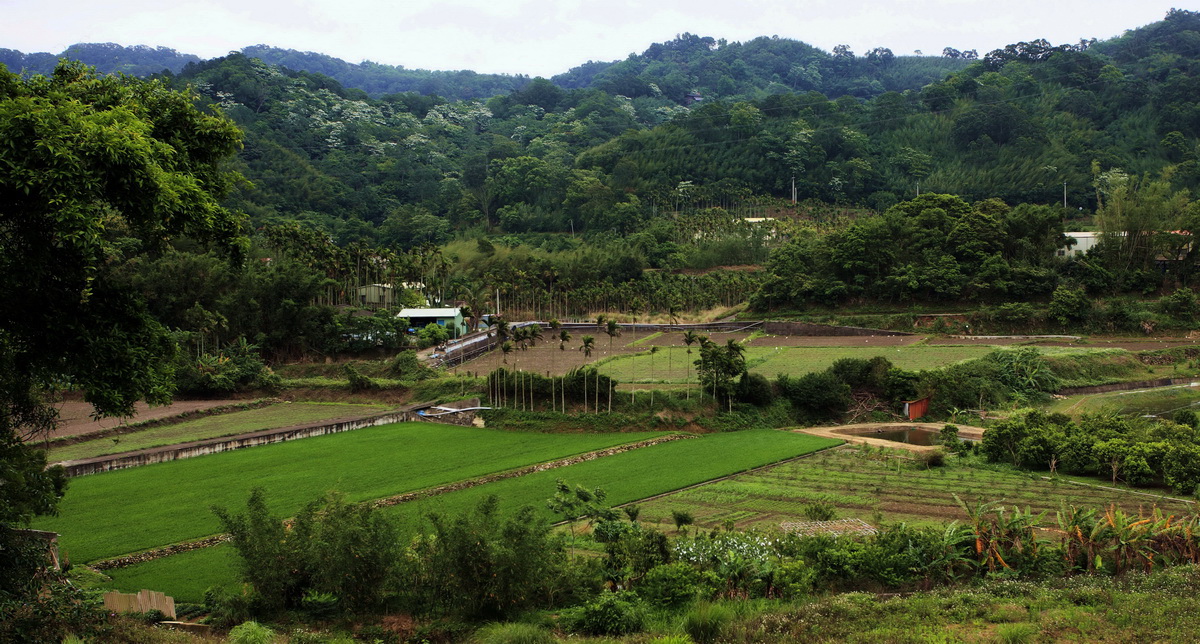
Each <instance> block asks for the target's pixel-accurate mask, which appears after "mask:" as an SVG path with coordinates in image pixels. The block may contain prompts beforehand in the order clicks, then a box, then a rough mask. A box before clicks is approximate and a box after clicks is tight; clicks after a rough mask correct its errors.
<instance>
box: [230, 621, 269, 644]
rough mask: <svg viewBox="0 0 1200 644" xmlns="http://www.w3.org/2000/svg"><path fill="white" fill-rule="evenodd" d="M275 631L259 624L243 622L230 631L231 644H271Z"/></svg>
mask: <svg viewBox="0 0 1200 644" xmlns="http://www.w3.org/2000/svg"><path fill="white" fill-rule="evenodd" d="M274 639H275V631H273V630H271V629H269V628H267V627H266V626H263V625H262V624H259V623H258V622H243V623H241V624H238V625H237V626H235V627H234V628H233V630H231V631H229V641H230V642H231V644H271V641H272V640H274Z"/></svg>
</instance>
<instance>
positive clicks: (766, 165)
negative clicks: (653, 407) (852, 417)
mask: <svg viewBox="0 0 1200 644" xmlns="http://www.w3.org/2000/svg"><path fill="white" fill-rule="evenodd" d="M1196 42H1200V14H1197V13H1194V12H1187V11H1176V12H1172V14H1171V15H1170V16H1168V17H1167V18H1166V19H1165V20H1163V21H1161V22H1159V23H1155V24H1153V25H1149V26H1147V27H1144V28H1142V29H1137V30H1134V31H1131V32H1130V33H1128V34H1127V35H1126V36H1123V37H1121V38H1117V39H1114V40H1112V41H1107V42H1101V43H1096V44H1094V45H1092V46H1090V47H1088V46H1086V45H1061V46H1051V45H1050V44H1049V43H1045V42H1042V41H1032V42H1024V43H1017V44H1014V45H1011V46H1009V47H1007V48H1005V49H1002V50H997V51H994V52H989V53H987V54H985V55H984V56H982V57H980V58H979V59H978V60H968V61H966V62H965V65H966V66H965V67H963V68H962V69H960V70H959V71H957V72H955V73H953V74H951V75H950V76H948V77H947V78H946V79H944V80H942V81H937V82H933V83H929V84H927V85H925V86H924V87H923V88H920V89H914V90H906V91H903V92H894V91H889V92H884V93H882V94H880V95H878V96H876V97H874V98H871V99H859V98H855V97H852V96H841V97H837V98H831V97H829V96H826V95H824V94H822V93H820V92H816V91H808V92H791V91H782V90H781V91H779V92H777V93H770V94H765V95H761V96H759V97H758V98H752V99H751V98H743V99H734V100H722V99H709V98H705V99H703V100H701V101H700V102H699V103H694V104H692V105H690V106H683V105H680V104H679V103H678V102H676V101H675V100H673V99H672V98H671V97H669V96H666V95H665V94H656V93H653V92H652V93H651V94H649V95H636V94H637V92H630V94H635V95H634V96H629V95H622V94H614V93H611V92H608V91H604V90H601V89H598V88H582V89H563V88H561V87H559V86H558V85H555V84H554V83H552V82H550V81H548V80H545V79H533V80H531V81H530V82H529V83H528V84H527V85H525V86H524V87H522V88H521V89H520V90H516V91H513V92H511V93H508V94H504V95H500V96H496V97H493V98H491V99H488V100H487V101H448V100H446V99H444V98H438V97H430V96H422V95H420V94H417V93H401V94H392V95H389V96H388V97H386V98H385V99H371V98H368V97H367V96H366V94H364V93H363V92H362V91H361V90H356V89H347V88H345V87H344V86H343V85H342V84H340V83H338V82H337V81H335V80H333V79H331V78H329V77H327V76H324V75H321V74H312V73H307V72H299V71H293V70H288V69H286V68H281V67H276V66H271V65H267V64H265V63H263V62H262V61H261V60H258V59H254V58H251V57H248V56H245V55H242V54H237V55H231V56H228V57H226V58H222V59H216V60H212V61H207V62H203V63H198V64H193V65H190V66H188V68H187V69H185V70H184V71H183V72H182V73H181V74H180V77H179V78H177V79H176V82H179V83H181V84H182V83H192V84H194V85H195V86H196V87H197V88H199V89H200V90H201V91H202V92H203V93H204V94H205V95H206V96H207V97H208V98H209V99H210V100H213V101H214V102H217V103H219V104H221V105H222V106H223V107H224V108H225V111H226V113H227V114H229V115H230V116H232V117H233V118H234V119H235V120H237V121H238V123H239V124H240V125H241V126H242V127H243V129H244V130H245V131H246V149H245V152H244V153H243V155H242V162H243V164H244V168H243V169H244V172H245V174H246V176H247V177H248V178H249V179H250V181H251V182H252V187H249V188H247V189H246V190H243V191H242V192H241V193H239V194H238V195H237V196H236V199H237V203H236V205H237V206H238V207H241V208H244V209H245V210H246V211H247V212H249V213H250V214H251V215H252V217H253V218H254V220H255V221H256V222H257V223H263V222H268V221H279V220H286V221H294V220H300V221H305V222H308V223H309V224H311V225H313V226H316V227H318V228H321V229H324V230H326V231H327V232H329V233H331V234H333V235H334V237H335V238H337V239H339V240H342V241H351V240H354V239H362V240H364V241H380V242H384V241H386V242H388V243H397V244H401V245H408V244H414V243H423V242H440V241H445V240H446V239H448V238H449V237H450V236H451V235H452V233H453V232H454V231H456V230H457V231H461V230H467V229H478V228H484V229H487V230H489V231H491V232H493V233H525V232H555V233H557V232H567V231H571V230H574V231H575V232H577V233H578V232H585V233H586V232H589V231H590V232H595V231H609V232H617V233H630V232H633V231H638V230H646V229H649V228H653V226H654V222H655V220H656V219H657V218H658V217H660V216H661V213H663V212H674V211H678V210H680V209H683V210H687V209H689V208H693V207H696V208H702V207H707V206H709V205H722V206H726V207H732V206H733V205H736V204H739V203H748V202H752V201H755V200H758V201H761V200H762V199H763V198H776V199H781V198H789V199H790V197H791V188H792V182H793V178H794V181H795V188H796V195H797V197H798V198H799V199H800V200H805V199H812V200H818V201H820V202H823V203H828V204H840V205H849V206H860V207H868V208H872V209H877V210H882V209H885V208H887V207H888V206H890V205H892V204H894V203H896V202H897V201H899V200H901V199H905V198H909V197H911V196H913V195H914V194H916V192H917V189H918V187H919V188H920V190H921V192H940V193H948V194H957V195H962V196H964V197H966V198H968V199H971V200H979V199H987V198H991V197H998V198H1001V199H1003V200H1005V201H1006V202H1008V203H1010V204H1016V203H1022V202H1029V203H1041V204H1046V203H1061V202H1062V200H1063V192H1064V188H1065V191H1066V200H1067V203H1068V205H1069V206H1070V208H1071V209H1072V210H1075V209H1078V208H1083V209H1085V210H1090V209H1092V208H1093V207H1094V206H1095V204H1096V195H1097V192H1096V188H1095V179H1096V174H1095V173H1097V172H1105V171H1109V170H1113V169H1121V170H1123V171H1125V172H1127V173H1132V174H1138V175H1141V174H1145V173H1150V174H1151V175H1153V176H1158V174H1159V173H1161V172H1163V171H1164V170H1165V169H1167V168H1171V171H1170V179H1171V181H1172V182H1173V184H1174V185H1175V186H1176V187H1177V188H1190V189H1193V190H1194V189H1195V188H1196V187H1197V186H1198V185H1200V165H1198V163H1197V152H1198V150H1197V142H1198V139H1197V137H1198V136H1200V107H1197V104H1196V101H1195V97H1196V96H1200V58H1198V53H1200V48H1198V47H1197V46H1196V45H1195V43H1196ZM729 47H732V45H731V46H729ZM700 48H701V49H705V50H706V51H709V52H710V53H719V52H720V48H717V49H715V50H714V49H710V48H709V47H708V46H707V45H705V44H704V43H703V42H701V47H700ZM664 55H665V54H664ZM848 57H849V56H848V54H847V55H846V56H843V58H848ZM853 60H857V58H855V59H853ZM897 60H898V59H897ZM847 64H849V62H848V63H847ZM853 64H855V65H858V64H860V63H857V62H855V63H853ZM861 64H862V65H864V69H865V68H866V67H865V66H867V65H869V64H874V63H866V62H863V63H861ZM880 64H884V63H880ZM959 64H963V63H962V61H961V60H960V61H959ZM614 73H615V72H614ZM602 76H604V75H602V74H598V75H597V81H596V84H597V85H599V84H601V83H602V78H601V77H602ZM604 77H607V76H604ZM880 82H882V81H880ZM659 89H660V90H661V88H659ZM1064 184H1065V185H1064ZM652 264H653V262H652Z"/></svg>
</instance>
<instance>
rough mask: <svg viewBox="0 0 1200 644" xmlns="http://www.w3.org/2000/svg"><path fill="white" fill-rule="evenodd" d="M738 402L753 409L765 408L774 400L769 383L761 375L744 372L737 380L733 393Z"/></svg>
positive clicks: (773, 393)
mask: <svg viewBox="0 0 1200 644" xmlns="http://www.w3.org/2000/svg"><path fill="white" fill-rule="evenodd" d="M735 395H736V396H737V400H738V402H744V403H749V404H751V405H754V406H755V407H766V406H768V405H770V404H771V403H772V402H774V400H775V392H774V391H773V390H772V388H771V381H770V380H767V377H766V376H764V375H762V374H757V373H750V372H745V373H743V374H742V377H741V378H739V379H738V383H737V388H736V391H735Z"/></svg>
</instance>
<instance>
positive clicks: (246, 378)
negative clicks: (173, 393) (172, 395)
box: [175, 337, 282, 395]
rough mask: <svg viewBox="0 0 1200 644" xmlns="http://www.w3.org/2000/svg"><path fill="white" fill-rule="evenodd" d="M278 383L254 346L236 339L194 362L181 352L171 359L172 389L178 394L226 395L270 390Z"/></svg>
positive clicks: (273, 373) (279, 381)
mask: <svg viewBox="0 0 1200 644" xmlns="http://www.w3.org/2000/svg"><path fill="white" fill-rule="evenodd" d="M281 382H282V380H281V379H280V378H279V376H278V375H276V374H275V372H273V371H271V368H270V367H268V366H267V365H266V363H264V362H263V361H262V358H261V357H259V355H258V347H257V346H255V345H253V344H250V343H248V342H246V339H245V338H244V337H243V338H238V340H237V341H236V342H232V343H230V344H229V345H228V346H226V347H225V348H223V349H221V350H220V351H218V352H217V353H204V354H202V355H200V356H199V357H196V358H195V359H192V357H191V354H190V353H188V352H185V351H181V352H180V353H179V354H177V356H176V359H175V386H176V388H177V389H178V391H179V392H181V393H189V394H197V395H214V394H227V393H230V392H234V391H249V390H252V389H265V390H269V391H274V390H276V389H278V388H279V385H280V383H281Z"/></svg>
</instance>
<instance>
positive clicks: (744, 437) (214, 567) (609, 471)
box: [109, 430, 838, 601]
mask: <svg viewBox="0 0 1200 644" xmlns="http://www.w3.org/2000/svg"><path fill="white" fill-rule="evenodd" d="M837 444H838V441H834V440H830V439H824V438H818V437H814V436H807V435H803V434H794V433H789V432H779V431H773V430H753V431H745V432H736V433H728V434H713V435H708V436H704V437H701V438H695V439H688V440H680V441H674V442H670V443H664V444H660V445H655V446H653V447H646V448H642V449H638V450H634V451H631V452H625V453H623V454H617V455H614V456H609V457H605V458H601V459H597V460H594V461H588V462H585V463H579V464H576V465H571V466H568V467H563V468H558V469H554V470H548V471H544V472H537V473H534V474H530V475H527V476H522V477H519V478H512V479H505V480H502V481H497V482H494V483H489V484H487V485H481V486H478V487H474V488H469V489H466V490H460V491H458V492H452V493H449V494H444V495H440V496H437V497H430V498H426V499H422V500H420V501H415V502H412V503H405V504H401V505H397V506H392V507H389V508H385V509H384V510H383V512H384V513H386V514H387V515H388V516H391V517H393V518H394V519H395V520H396V521H398V522H399V524H400V525H401V531H402V533H403V534H405V535H411V534H414V533H415V532H416V530H417V529H418V528H419V526H420V525H421V522H422V520H423V517H424V516H425V515H426V514H428V513H430V512H444V513H458V512H461V511H464V510H467V509H469V508H471V507H472V506H474V505H475V504H477V503H478V502H479V501H480V500H481V499H483V498H484V497H486V496H488V495H492V494H495V495H496V496H498V497H499V498H500V500H501V504H502V505H501V509H502V511H503V510H508V511H512V510H515V509H517V508H519V507H521V506H524V505H532V506H533V507H535V508H538V509H539V510H542V511H544V512H547V516H549V514H548V512H549V511H548V510H545V500H546V499H548V498H549V497H550V496H552V495H553V493H554V482H555V480H556V479H559V478H562V479H565V480H567V481H568V482H570V483H571V484H580V485H584V486H585V487H589V488H592V487H602V488H604V490H605V491H606V492H607V493H608V498H607V501H608V503H610V504H614V505H616V504H622V503H627V502H631V501H636V500H639V499H643V498H646V497H650V496H653V495H656V494H661V493H664V492H670V491H671V490H678V489H681V488H684V487H687V486H689V485H694V484H696V483H701V482H703V481H708V480H712V479H714V478H718V477H721V476H727V475H729V474H734V473H737V472H741V471H745V470H748V469H751V468H755V467H759V466H762V465H765V464H769V463H774V462H778V461H781V460H785V459H789V458H792V457H795V456H799V455H802V454H807V453H810V452H813V451H815V450H820V449H824V448H827V447H831V446H834V445H837ZM264 449H265V448H264ZM244 503H245V493H243V494H242V496H241V498H239V499H237V500H236V501H234V502H232V503H229V504H227V507H230V508H231V509H240V508H242V507H244ZM268 503H269V504H270V507H271V508H272V509H273V510H275V511H277V512H278V513H279V514H280V515H283V514H286V513H287V511H286V510H284V509H283V508H282V507H281V504H280V503H277V502H276V500H275V498H274V497H273V496H270V495H269V496H268ZM293 511H294V510H293ZM234 566H235V562H234V557H233V555H232V551H231V549H229V548H228V547H227V546H220V547H217V548H208V549H204V550H198V551H193V552H190V553H185V554H182V555H176V556H172V557H166V558H163V559H158V560H155V561H151V562H147V563H144V564H139V565H137V566H131V567H128V568H122V569H117V570H112V571H109V574H110V575H111V576H112V577H113V580H114V581H113V585H114V587H116V588H118V589H123V590H131V589H132V590H137V589H140V588H155V589H159V590H163V591H164V592H167V594H170V595H172V596H174V597H176V598H177V599H180V600H182V601H197V600H198V599H199V598H200V597H201V595H202V594H203V592H204V590H205V589H206V588H208V587H209V586H212V585H216V584H226V585H228V584H230V583H232V582H233V579H234V578H235V577H234Z"/></svg>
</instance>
